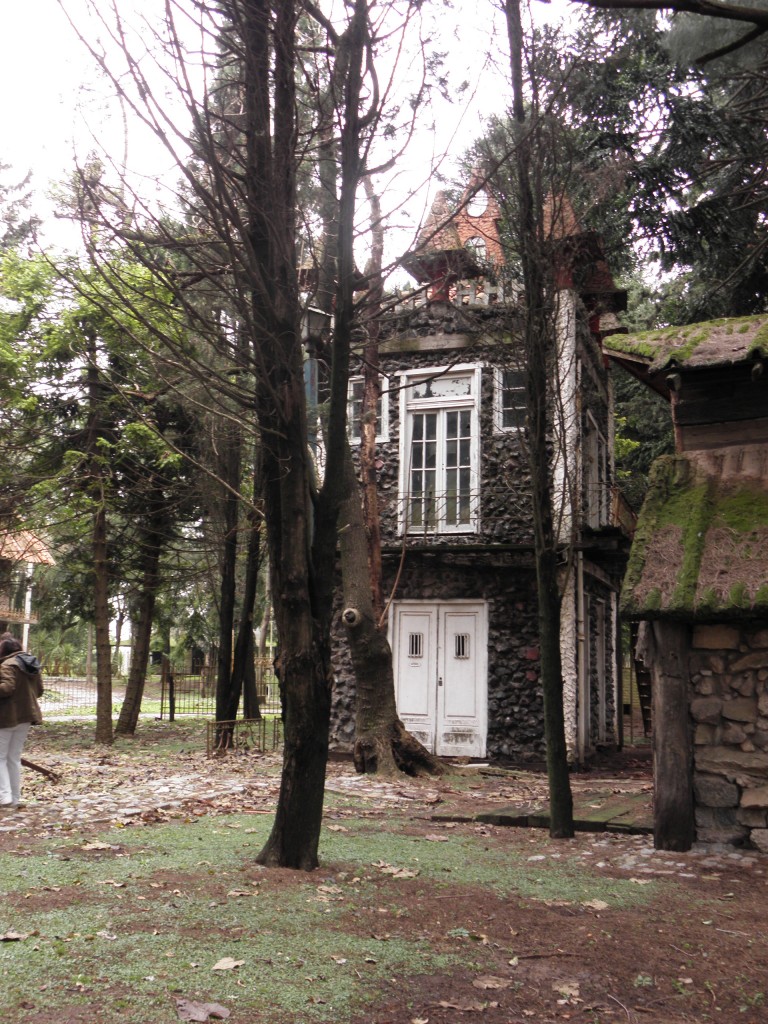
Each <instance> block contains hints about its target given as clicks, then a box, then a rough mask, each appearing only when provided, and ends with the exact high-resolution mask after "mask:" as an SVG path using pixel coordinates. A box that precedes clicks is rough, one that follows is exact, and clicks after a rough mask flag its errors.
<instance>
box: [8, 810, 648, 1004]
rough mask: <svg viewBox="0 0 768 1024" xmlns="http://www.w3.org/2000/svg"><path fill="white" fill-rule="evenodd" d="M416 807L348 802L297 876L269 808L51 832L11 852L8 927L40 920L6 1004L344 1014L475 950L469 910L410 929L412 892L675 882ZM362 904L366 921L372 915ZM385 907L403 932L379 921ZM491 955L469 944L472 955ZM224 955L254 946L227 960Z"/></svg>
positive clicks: (593, 895) (584, 896)
mask: <svg viewBox="0 0 768 1024" xmlns="http://www.w3.org/2000/svg"><path fill="white" fill-rule="evenodd" d="M396 817H397V815H396V814H395V815H393V819H394V818H396ZM407 825H408V820H407V819H405V818H403V819H402V820H400V821H399V822H394V824H393V820H392V819H391V820H388V821H387V823H386V826H385V827H382V824H381V823H378V822H372V821H371V819H370V818H365V817H360V818H353V817H349V818H345V819H344V826H343V827H344V828H345V829H346V830H347V831H345V832H336V831H331V830H329V829H327V828H326V829H324V830H323V837H322V855H323V866H322V867H321V868H320V870H319V871H316V872H314V873H312V874H304V873H300V872H297V873H293V872H290V873H288V877H286V876H285V875H284V874H282V873H274V872H269V871H265V870H263V869H260V868H259V867H258V866H257V865H256V864H255V857H256V854H257V852H258V851H259V850H260V849H261V847H262V845H263V843H264V841H265V839H266V837H267V835H268V832H269V829H270V827H271V816H264V815H247V814H237V815H231V816H218V817H215V818H208V819H191V820H186V819H184V818H177V819H174V820H172V821H171V822H169V823H167V824H162V825H154V826H152V827H145V828H123V829H109V830H107V831H104V832H102V833H101V834H100V835H98V836H81V835H79V834H77V833H66V834H62V835H60V836H59V837H57V838H56V840H55V841H54V842H53V843H52V844H51V843H50V842H49V843H48V844H47V845H44V844H40V845H39V846H35V844H34V843H33V842H32V841H31V840H30V844H29V846H28V848H27V849H25V850H24V854H23V855H22V856H19V855H18V854H17V853H7V852H6V853H3V854H0V889H1V890H2V893H0V908H1V909H0V933H6V932H8V931H16V932H21V933H26V934H27V935H28V937H27V938H25V939H24V940H23V941H18V942H4V943H0V984H2V987H3V991H4V995H5V999H4V1006H5V1007H6V1008H8V1007H13V1008H14V1009H13V1013H14V1014H15V1015H14V1016H13V1017H12V1018H7V1019H13V1020H14V1021H17V1022H18V1024H24V1021H25V1020H26V1019H27V1011H26V1010H25V1009H24V1008H23V1006H22V1004H24V1005H28V1006H29V1007H31V1008H30V1009H29V1019H30V1020H32V1019H34V1017H33V1008H34V1007H36V1006H42V1005H46V1006H48V1007H51V1006H58V1007H60V1008H62V1009H63V1008H66V1007H77V1006H81V1007H86V1008H90V1009H91V1010H93V1009H94V1008H95V1007H98V1008H99V1014H98V1016H92V1017H90V1018H89V1019H91V1020H93V1021H95V1022H99V1024H101V1022H109V1024H112V1022H117V1021H124V1022H127V1024H146V1022H147V1021H149V1020H151V1021H153V1022H156V1024H171V1022H172V1021H175V1020H176V1019H177V1017H176V1012H175V1004H174V996H175V995H179V996H183V997H185V998H188V999H192V1000H197V1001H203V1002H211V1001H212V1002H219V1003H222V1004H223V1005H225V1006H227V1007H228V1008H229V1009H231V1010H233V1013H235V1011H237V1017H236V1019H239V1020H243V1021H249V1022H255V1021H259V1020H266V1021H275V1020H291V1021H292V1022H296V1024H300V1022H307V1024H310V1022H320V1024H323V1022H326V1021H328V1022H330V1021H334V1022H343V1021H345V1020H348V1019H349V1018H350V1017H351V1016H352V1015H354V1014H356V1013H360V1012H362V1010H363V1008H364V1007H365V1005H366V1004H367V1003H368V1002H371V1001H373V1002H375V1001H376V1000H377V999H379V998H380V997H381V993H382V992H383V991H386V989H387V986H389V985H391V979H393V978H394V979H396V983H397V984H398V985H402V984H408V979H409V978H414V977H416V976H418V975H420V974H431V975H436V974H438V975H439V974H440V973H445V972H450V971H452V970H454V969H456V968H457V967H462V968H466V967H467V966H468V960H467V946H466V942H465V941H463V940H462V939H461V936H462V935H463V934H464V932H463V924H464V922H462V921H461V920H460V919H457V921H456V925H455V928H454V930H453V931H450V930H447V931H446V933H445V937H444V939H443V940H442V941H441V943H440V945H439V946H438V947H433V946H431V945H430V944H428V943H427V941H426V939H425V938H424V937H423V936H422V935H420V933H419V932H418V930H414V932H413V933H412V934H411V933H409V931H408V927H407V924H406V922H407V919H408V917H409V914H410V913H411V911H412V908H413V903H414V900H415V899H420V900H424V901H427V905H429V901H430V900H432V899H433V898H438V899H440V901H441V902H440V907H441V911H442V910H443V909H444V908H446V907H447V906H450V904H446V903H445V897H446V895H450V893H451V892H452V891H456V892H458V891H469V892H471V891H473V890H474V888H475V887H482V888H485V889H487V890H489V891H492V892H493V893H494V894H495V895H496V896H498V897H500V898H504V899H507V900H514V899H519V900H521V901H522V900H525V899H530V898H535V899H538V900H549V899H552V900H558V901H565V900H568V901H572V902H574V903H579V902H583V901H585V900H588V899H589V900H595V899H603V900H605V902H606V903H608V904H609V906H610V907H624V908H625V907H630V906H633V907H636V906H640V905H641V904H642V903H644V902H646V903H647V902H649V901H651V900H653V899H654V898H655V897H656V896H657V895H658V893H659V891H660V887H661V886H662V885H663V883H654V884H653V885H649V886H643V887H638V886H633V885H631V884H630V883H629V882H626V881H617V880H615V879H604V878H600V877H594V876H593V875H592V874H591V873H590V872H591V869H590V866H589V865H587V866H585V869H584V870H583V871H581V870H579V869H578V867H577V866H574V865H573V864H572V863H571V864H570V865H568V864H566V863H559V862H558V861H557V860H555V859H552V858H547V860H546V861H544V862H542V861H538V862H535V863H531V862H529V861H528V860H527V857H526V856H525V854H524V853H520V852H519V851H517V850H515V849H514V848H510V847H507V846H505V845H503V844H499V843H498V842H496V843H488V844H485V843H484V841H483V840H482V838H480V837H478V836H475V835H466V834H457V833H451V834H450V835H448V841H446V842H431V841H425V839H424V838H423V836H422V837H417V836H409V835H407V834H403V832H402V829H403V828H407ZM446 834H447V833H446ZM99 844H103V845H104V847H105V848H100V847H99ZM386 865H392V866H394V867H396V868H402V869H405V872H406V874H405V877H402V878H396V877H393V875H392V874H389V873H387V872H386V870H385V866H386ZM411 873H413V875H411ZM243 894H247V895H243ZM48 904H50V908H49V909H46V907H47V905H48ZM366 914H370V915H371V917H370V920H371V922H372V926H371V929H370V931H368V930H367V929H366V928H365V927H362V928H361V927H360V922H361V920H367V918H365V916H364V915H366ZM379 915H383V916H379ZM380 922H384V923H385V926H383V925H381V924H380V930H381V931H386V932H387V933H391V934H386V935H385V936H377V935H375V934H374V932H375V931H376V930H377V929H376V927H375V925H376V924H377V923H380ZM451 936H453V937H451ZM487 956H488V953H487V951H486V947H484V946H482V944H480V943H473V944H472V949H471V966H472V967H473V969H477V970H479V971H482V970H483V969H484V965H485V964H486V963H487V960H486V957H487ZM222 957H231V958H232V959H233V960H236V961H242V964H241V965H240V966H239V967H237V968H236V969H235V970H231V971H214V970H213V969H212V968H213V966H214V964H215V963H216V962H217V961H219V960H220V959H221V958H222ZM43 989H44V990H43ZM52 1000H53V1001H54V1002H52ZM241 1012H242V1014H243V1016H241ZM261 1014H263V1015H264V1016H263V1017H262V1016H260V1015H261ZM61 1016H62V1018H63V1019H66V1014H65V1013H64V1012H62V1014H61Z"/></svg>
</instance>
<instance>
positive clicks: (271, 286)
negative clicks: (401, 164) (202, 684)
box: [86, 0, 418, 870]
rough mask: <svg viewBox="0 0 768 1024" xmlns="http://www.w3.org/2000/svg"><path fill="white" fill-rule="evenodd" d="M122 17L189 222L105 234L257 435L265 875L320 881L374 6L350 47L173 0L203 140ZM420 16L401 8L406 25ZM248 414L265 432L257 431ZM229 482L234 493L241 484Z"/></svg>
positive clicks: (124, 93) (128, 88) (377, 112)
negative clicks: (317, 85) (329, 315)
mask: <svg viewBox="0 0 768 1024" xmlns="http://www.w3.org/2000/svg"><path fill="white" fill-rule="evenodd" d="M119 6H120V5H119V4H118V3H117V2H116V0H112V2H111V3H110V4H109V5H103V4H96V3H95V2H94V3H92V9H93V13H94V15H95V16H96V17H97V18H98V19H99V20H100V23H101V25H102V26H103V27H104V30H105V31H106V32H107V33H109V35H110V36H111V38H112V40H113V41H114V43H115V44H116V45H117V46H118V49H119V52H121V53H122V66H121V67H115V66H114V64H113V56H109V57H107V56H106V55H105V54H104V53H103V52H102V50H101V48H100V47H99V46H97V44H96V43H95V42H90V43H89V42H88V41H87V40H86V44H87V45H88V46H89V50H90V52H91V54H92V56H93V57H94V58H95V59H96V60H97V62H98V63H99V66H100V67H101V68H102V70H103V71H104V72H105V74H106V75H107V77H108V78H109V80H110V81H111V82H112V83H113V85H114V87H115V89H116V91H117V93H118V95H120V97H121V99H122V102H123V103H124V104H125V105H126V106H127V107H129V108H130V110H131V111H132V113H133V115H134V116H136V117H138V118H139V119H140V120H141V121H142V122H143V124H144V125H145V126H147V127H148V128H149V129H150V130H151V131H152V133H153V134H154V135H155V137H156V138H158V139H159V140H160V142H161V143H162V144H163V145H164V146H166V147H167V149H168V151H169V153H170V154H171V155H172V157H173V158H174V160H175V161H176V162H177V166H178V168H179V170H180V171H181V173H182V175H183V177H184V181H185V189H184V191H183V192H182V193H181V194H179V195H178V196H177V197H176V202H178V203H180V204H181V208H182V209H184V210H185V211H186V219H185V223H183V224H182V225H181V226H180V225H179V222H178V220H176V221H174V220H172V219H171V218H168V217H163V216H157V215H156V214H155V213H154V212H153V211H151V210H150V209H149V208H148V206H147V204H146V203H145V202H144V200H142V199H141V197H140V196H138V195H136V194H135V193H134V200H133V206H134V211H133V215H132V216H131V217H130V218H127V217H126V216H125V215H121V217H120V219H119V220H120V223H119V225H118V224H117V223H111V224H110V223H106V222H105V223H104V224H103V225H102V230H105V229H107V228H111V230H112V231H113V234H114V235H115V237H116V238H117V239H119V241H120V243H121V244H122V245H124V246H126V247H127V248H128V249H129V250H130V252H131V253H132V254H133V255H134V256H135V257H136V258H137V259H140V260H142V261H144V262H146V263H147V265H148V266H150V267H151V268H152V270H153V275H154V277H153V280H154V282H155V287H156V289H157V291H158V293H161V294H163V295H164V296H165V301H166V302H167V303H168V304H169V305H170V306H173V307H174V308H176V309H178V310H181V311H182V312H183V316H184V329H183V331H180V332H179V333H178V335H177V336H175V337H173V336H168V334H167V333H162V336H161V332H160V331H159V329H157V335H158V337H157V341H158V344H160V345H162V346H163V348H164V350H165V351H166V353H167V356H166V358H167V367H168V373H169V376H170V373H171V369H173V371H174V372H179V369H180V368H183V370H184V373H185V374H186V377H187V379H188V380H191V381H194V388H195V389H196V393H197V395H198V399H197V400H198V401H200V402H207V403H209V405H215V404H216V402H217V399H218V398H220V397H225V398H226V400H227V404H228V405H229V406H230V408H232V407H234V408H239V409H240V410H242V415H241V416H240V417H237V414H236V413H234V414H233V415H235V416H236V417H237V418H239V419H242V421H243V423H245V424H247V425H248V427H250V428H251V429H252V430H253V431H254V434H255V433H256V432H258V439H259V459H260V465H259V470H258V479H259V481H260V486H261V497H262V499H263V510H264V522H265V528H266V529H265V534H266V543H267V550H268V554H269V571H270V586H271V592H272V595H273V603H274V611H275V622H276V626H277V634H278V638H279V648H278V656H277V660H276V671H277V674H278V677H279V682H280V687H281V694H282V698H283V709H284V728H285V744H284V758H283V773H282V781H281V789H280V797H279V800H278V807H277V814H276V817H275V822H274V826H273V829H272V832H271V835H270V837H269V839H268V841H267V843H266V845H265V847H264V849H263V850H262V851H261V853H260V854H259V860H260V861H261V862H262V863H265V864H275V865H281V866H288V867H295V868H301V869H307V870H309V869H311V868H314V867H315V866H316V865H317V863H318V857H317V851H318V842H319V835H320V823H321V819H322V803H323V791H324V779H325V765H326V759H327V750H328V725H329V715H330V685H331V669H330V624H331V609H332V605H333V579H334V567H335V561H336V557H337V518H338V511H339V507H340V505H341V503H342V501H343V498H344V494H345V487H346V483H345V479H346V478H345V464H346V458H347V447H348V441H347V434H346V401H347V379H348V367H349V353H350V345H351V340H352V335H353V329H354V324H355V303H354V291H355V287H356V284H357V282H358V275H357V273H356V270H355V259H354V243H355V213H356V203H357V191H358V187H359V185H360V182H361V179H362V177H363V174H364V172H365V171H368V172H370V170H371V168H370V165H369V163H368V159H367V158H368V154H369V153H370V151H371V147H372V144H373V140H374V139H375V138H376V137H377V133H378V131H379V129H380V124H381V116H382V98H381V92H380V88H379V83H378V79H377V77H376V74H375V69H374V62H373V56H374V42H375V39H374V32H373V28H372V24H371V21H372V11H371V5H370V4H369V3H368V0H354V2H353V3H351V4H349V5H348V6H347V16H348V22H347V26H346V28H345V29H344V31H343V32H338V31H337V30H336V29H335V28H334V27H333V26H331V25H330V23H329V22H328V21H327V20H326V19H325V18H324V17H323V16H322V13H321V12H320V11H319V10H316V9H315V8H314V6H313V5H312V4H310V3H306V4H303V5H302V4H298V3H294V2H292V0H279V2H278V0H222V2H221V3H219V4H217V5H215V6H208V5H204V6H201V7H196V8H194V9H192V8H188V7H186V5H184V4H182V3H180V2H175V0H170V2H169V3H168V4H167V5H166V23H165V28H164V36H163V42H164V45H165V46H166V52H167V54H168V55H169V57H170V60H171V64H172V67H173V74H172V75H171V74H170V73H169V74H168V78H167V81H166V86H167V87H168V88H169V89H171V90H175V95H176V96H177V97H180V98H181V99H182V100H183V105H184V107H185V108H186V114H187V116H188V117H189V119H190V122H191V125H192V128H191V130H190V131H187V130H186V129H185V128H184V126H183V124H182V121H181V119H180V117H179V110H178V105H176V106H174V105H173V104H171V105H168V104H166V103H165V102H164V99H163V98H161V90H160V89H158V86H157V82H156V81H155V80H154V79H152V78H151V77H146V76H147V74H148V72H147V71H146V70H145V69H146V67H147V62H146V61H139V60H136V59H134V57H133V55H132V53H131V48H130V44H129V42H128V40H129V38H130V33H128V32H127V31H126V30H125V26H124V23H123V21H122V19H121V16H120V10H119ZM417 6H418V5H415V6H414V7H412V6H411V5H410V4H405V5H404V7H403V12H404V25H405V24H407V19H408V17H409V16H410V13H412V11H413V10H414V9H415V8H416V7H417ZM304 15H309V16H310V17H312V18H314V19H315V21H316V22H317V24H319V25H320V27H321V28H322V29H323V31H324V32H325V33H326V41H325V43H324V44H323V47H322V52H323V53H324V54H325V55H326V56H327V58H328V59H329V61H330V63H331V69H332V70H331V79H332V80H333V82H334V94H333V103H332V107H331V109H332V114H333V116H332V119H331V124H332V130H333V132H334V134H335V138H336V140H337V143H336V145H337V147H338V148H337V152H338V158H339V164H338V197H337V199H336V203H337V209H336V211H335V214H334V218H333V219H334V222H335V224H336V225H337V242H336V245H337V253H336V260H335V275H334V280H333V305H334V315H335V324H334V331H333V344H332V346H331V348H330V352H329V356H330V369H329V378H328V390H329V396H330V397H329V412H328V422H327V429H326V432H325V451H324V474H323V478H322V481H321V483H320V486H319V487H317V486H316V479H315V472H314V466H313V465H312V459H311V455H310V452H309V448H308V444H307V437H308V419H307V408H306V396H305V392H304V383H303V355H304V354H303V349H302V343H301V331H300V321H301V313H302V301H301V281H300V275H299V268H298V260H297V253H296V240H297V233H298V230H297V229H298V224H297V214H296V210H297V189H298V184H297V183H298V173H299V168H300V167H301V160H302V158H303V157H304V155H305V154H307V153H311V152H312V150H313V146H314V144H315V140H316V136H315V135H314V134H313V133H314V120H313V119H312V118H310V124H311V128H312V130H311V131H310V132H307V128H306V121H305V120H304V119H303V118H302V116H301V114H302V113H303V112H302V111H300V106H301V105H300V104H299V102H298V100H299V96H298V94H297V81H299V80H300V76H301V73H302V59H301V54H300V43H301V32H300V30H299V21H300V18H301V17H303V16H304ZM192 18H194V19H197V30H198V32H199V33H200V34H201V36H202V37H203V39H204V44H203V53H204V56H203V63H204V65H205V66H206V70H207V71H210V70H214V71H215V74H213V75H212V77H211V80H210V82H209V83H208V87H207V89H204V90H202V91H201V90H200V89H199V88H198V86H197V83H196V80H195V76H194V74H193V71H194V68H193V64H192V62H191V59H190V54H189V53H187V52H186V51H185V47H184V42H183V40H184V38H185V34H186V28H185V25H186V24H187V19H192ZM401 30H403V26H401ZM311 49H312V52H317V48H316V47H312V48H311ZM209 53H213V54H214V55H215V64H214V66H211V65H209V64H207V61H208V54H209ZM189 154H192V158H190V156H189ZM128 221H130V225H129V226H128V227H126V223H127V222H128ZM104 275H105V284H107V285H108V286H109V287H111V288H112V289H113V290H114V292H115V293H116V294H117V295H118V296H119V300H120V301H121V302H127V303H129V304H132V305H134V306H135V305H136V303H135V300H134V297H133V296H132V295H131V293H130V290H126V288H125V282H123V281H120V280H119V278H117V277H116V276H115V275H114V274H113V273H112V274H111V273H110V270H109V268H108V267H107V266H106V265H105V266H104ZM203 298H204V299H205V301H202V299H203ZM212 311H224V313H225V315H226V316H227V317H228V318H230V319H231V321H232V322H233V323H235V324H236V325H237V332H238V336H239V337H240V338H242V339H244V341H245V345H244V348H243V349H239V350H238V351H237V353H236V354H235V353H232V352H229V353H228V352H227V350H226V344H227V339H226V337H225V338H224V339H223V340H222V338H220V337H217V322H216V317H215V316H213V315H212ZM144 319H145V320H146V319H148V316H147V314H146V313H145V314H144ZM149 319H151V317H150V318H149ZM224 333H225V334H226V332H224ZM218 334H219V335H220V334H221V332H218ZM203 340H204V341H205V346H208V347H205V346H203V344H202V341H203ZM210 346H215V350H216V351H217V352H218V353H220V355H221V360H220V363H219V362H217V361H215V360H211V359H210V358H206V355H205V353H206V352H209V351H210ZM222 346H223V347H222ZM227 357H228V358H227ZM250 410H252V411H254V412H255V421H252V420H250V419H249V417H248V416H247V415H246V412H247V411H250ZM225 484H226V486H228V487H230V488H231V487H232V486H233V485H232V484H231V482H230V481H229V480H225Z"/></svg>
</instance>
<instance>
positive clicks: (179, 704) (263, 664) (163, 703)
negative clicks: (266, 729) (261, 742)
mask: <svg viewBox="0 0 768 1024" xmlns="http://www.w3.org/2000/svg"><path fill="white" fill-rule="evenodd" d="M255 669H256V697H257V700H258V704H259V711H260V713H261V714H262V715H265V716H270V715H271V716H275V715H277V716H279V715H280V713H281V710H282V708H281V703H280V688H279V686H278V684H277V680H276V679H275V674H274V671H273V669H272V662H271V661H270V659H269V658H257V659H256V662H255ZM185 715H188V716H195V717H196V718H213V717H215V715H216V681H215V678H214V670H213V669H209V670H208V671H207V672H202V673H199V674H197V675H192V674H187V673H181V672H175V671H174V670H173V669H172V667H171V665H170V663H169V662H168V661H167V660H165V659H164V660H163V664H162V672H161V678H160V716H159V717H160V718H167V719H168V721H169V722H172V721H173V720H174V719H175V718H178V717H180V716H185Z"/></svg>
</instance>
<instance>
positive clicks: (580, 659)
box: [576, 551, 589, 765]
mask: <svg viewBox="0 0 768 1024" xmlns="http://www.w3.org/2000/svg"><path fill="white" fill-rule="evenodd" d="M576 642H577V644H578V648H577V659H576V666H577V667H576V678H577V683H576V694H577V698H576V699H577V714H576V751H577V755H578V759H579V764H582V765H583V764H584V762H585V760H586V739H587V737H586V734H585V732H586V731H585V721H586V722H588V721H589V719H588V718H586V719H585V707H584V701H585V699H586V693H587V692H588V686H587V682H588V681H587V679H586V675H587V646H586V645H587V638H586V635H585V622H584V552H583V551H577V552H576ZM586 710H587V713H588V710H589V709H588V708H587V709H586Z"/></svg>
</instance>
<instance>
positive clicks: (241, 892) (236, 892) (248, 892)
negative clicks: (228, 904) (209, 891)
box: [227, 889, 259, 896]
mask: <svg viewBox="0 0 768 1024" xmlns="http://www.w3.org/2000/svg"><path fill="white" fill-rule="evenodd" d="M258 895H259V894H258V892H254V891H253V890H252V889H230V891H229V892H228V893H227V896H258Z"/></svg>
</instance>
